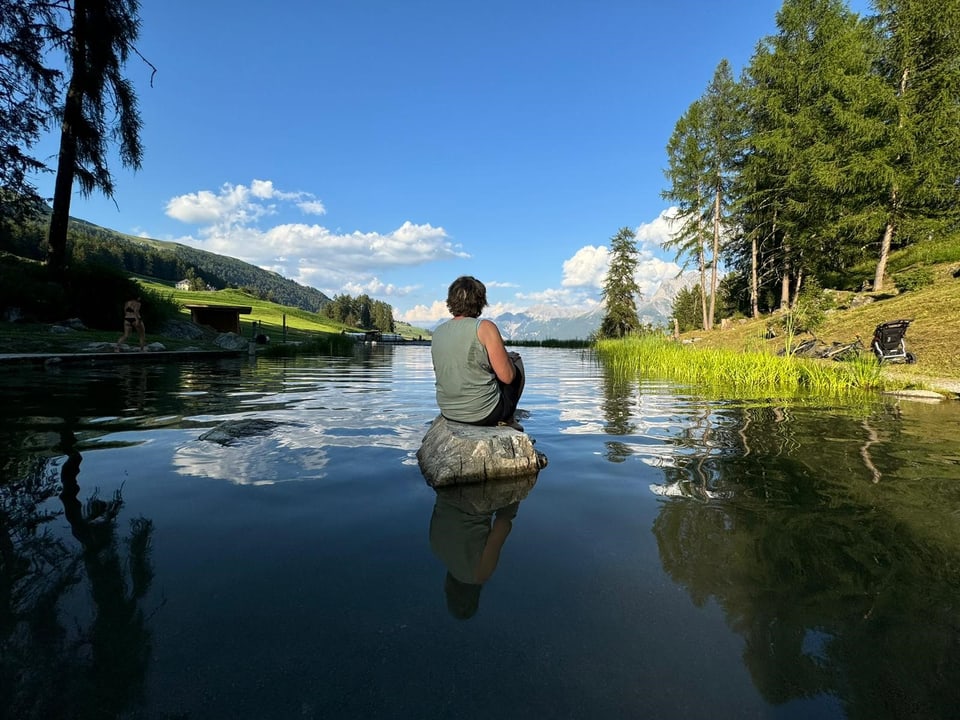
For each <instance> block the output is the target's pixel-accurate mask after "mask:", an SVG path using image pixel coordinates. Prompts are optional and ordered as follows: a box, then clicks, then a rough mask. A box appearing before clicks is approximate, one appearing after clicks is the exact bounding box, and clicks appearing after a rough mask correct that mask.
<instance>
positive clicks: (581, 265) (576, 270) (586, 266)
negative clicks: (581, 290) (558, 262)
mask: <svg viewBox="0 0 960 720" xmlns="http://www.w3.org/2000/svg"><path fill="white" fill-rule="evenodd" d="M609 255H610V253H609V251H608V250H607V248H605V247H595V246H593V245H587V246H586V247H582V248H580V249H579V250H577V252H576V253H575V254H574V256H573V257H572V258H570V259H569V260H565V261H564V262H563V280H562V281H561V283H560V284H561V285H563V287H603V279H604V277H606V274H607V267H608V266H609V265H610V257H609Z"/></svg>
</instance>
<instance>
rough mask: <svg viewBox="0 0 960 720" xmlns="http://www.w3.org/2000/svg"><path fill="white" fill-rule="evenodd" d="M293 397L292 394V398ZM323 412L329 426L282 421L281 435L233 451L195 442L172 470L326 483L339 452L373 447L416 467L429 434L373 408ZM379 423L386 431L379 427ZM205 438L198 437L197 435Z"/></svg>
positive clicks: (257, 438) (247, 440) (233, 478)
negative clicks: (401, 453) (413, 455)
mask: <svg viewBox="0 0 960 720" xmlns="http://www.w3.org/2000/svg"><path fill="white" fill-rule="evenodd" d="M294 395H295V394H294V393H291V394H290V397H291V398H292V397H293V396H294ZM314 399H315V398H314ZM318 409H319V408H318ZM309 410H310V407H309V405H306V404H304V405H301V406H300V407H299V408H298V410H297V412H298V413H300V414H301V416H302V413H303V412H305V411H309ZM323 410H324V412H325V413H326V414H325V416H324V421H325V423H326V425H318V424H311V425H306V424H303V423H301V422H282V421H281V422H279V423H278V424H279V425H280V426H282V427H280V428H279V429H275V430H272V431H267V432H264V433H262V434H259V435H251V436H247V437H237V439H236V440H235V441H233V442H231V444H228V445H220V444H218V443H217V442H210V441H205V440H199V439H197V440H192V441H190V442H188V443H186V444H184V445H182V446H180V447H179V448H178V449H177V450H176V452H175V453H174V456H173V466H174V468H175V470H176V472H177V473H179V474H180V475H186V476H189V477H201V478H211V479H215V480H226V481H228V482H232V483H236V484H238V485H273V484H276V483H281V482H289V481H292V480H298V481H303V480H316V479H319V478H325V477H327V474H328V473H327V466H328V464H329V462H330V454H331V451H333V450H335V449H337V448H347V449H349V450H350V451H351V452H353V451H355V450H356V449H365V448H370V447H376V448H394V449H397V450H402V451H404V453H406V455H405V459H404V460H402V462H403V463H404V464H411V463H410V462H409V455H410V453H415V451H416V447H418V446H419V442H420V439H421V438H422V436H423V432H424V430H423V428H422V427H421V426H419V425H407V424H404V423H402V422H398V421H397V418H395V417H391V418H390V419H387V418H383V417H379V415H380V414H379V413H378V412H371V411H370V410H369V408H367V409H366V410H362V409H360V408H357V409H350V410H349V411H348V412H347V413H345V414H341V413H338V412H337V411H335V410H331V409H330V408H329V407H323ZM257 417H260V416H257ZM195 419H196V420H200V419H201V418H195ZM216 419H217V420H218V421H220V425H224V424H226V423H228V422H231V421H235V420H240V419H249V418H240V417H236V418H227V417H226V416H217V418H216ZM378 421H379V422H382V423H383V425H382V426H377V422H378ZM200 434H202V433H201V432H199V431H198V433H197V435H200ZM415 463H416V460H415V459H414V461H413V464H415Z"/></svg>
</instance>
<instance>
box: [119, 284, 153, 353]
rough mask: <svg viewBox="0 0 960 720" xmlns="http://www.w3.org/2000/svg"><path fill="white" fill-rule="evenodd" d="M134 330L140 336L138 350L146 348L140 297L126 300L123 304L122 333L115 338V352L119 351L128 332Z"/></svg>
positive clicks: (145, 330)
mask: <svg viewBox="0 0 960 720" xmlns="http://www.w3.org/2000/svg"><path fill="white" fill-rule="evenodd" d="M132 332H136V333H137V335H139V337H140V352H143V351H144V350H145V349H146V334H147V329H146V327H144V325H143V318H142V317H141V316H140V298H139V297H138V298H136V299H134V300H127V301H126V302H125V303H124V304H123V335H121V336H120V338H119V339H118V340H117V347H116V349H115V352H120V345H121V344H122V343H124V342H126V339H127V337H128V336H129V335H130V333H132Z"/></svg>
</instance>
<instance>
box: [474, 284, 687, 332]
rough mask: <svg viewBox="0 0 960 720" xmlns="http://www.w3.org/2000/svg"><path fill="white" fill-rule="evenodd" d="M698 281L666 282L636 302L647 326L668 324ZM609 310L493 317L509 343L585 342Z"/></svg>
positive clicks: (532, 311) (533, 311)
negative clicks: (677, 301) (677, 304)
mask: <svg viewBox="0 0 960 720" xmlns="http://www.w3.org/2000/svg"><path fill="white" fill-rule="evenodd" d="M697 282H698V279H697V276H696V273H687V274H685V275H681V276H680V277H678V278H671V279H669V280H664V281H663V282H662V283H661V284H660V287H658V288H657V290H656V292H654V293H653V294H652V295H651V296H650V297H643V298H640V299H639V300H638V301H637V316H638V317H639V318H640V322H641V323H643V324H644V325H646V324H648V323H649V324H650V325H653V326H654V327H662V326H664V325H668V324H669V321H670V318H671V317H672V315H673V300H674V298H675V297H676V296H677V293H678V292H680V290H682V289H683V288H688V287H693V286H694V285H695V284H696V283H697ZM606 311H607V310H606V307H605V306H603V305H600V306H599V307H597V308H596V309H595V310H593V311H591V312H589V313H580V314H569V315H563V314H562V310H558V309H557V308H549V309H540V310H538V309H537V308H531V309H530V310H528V311H526V312H522V313H503V314H502V315H497V316H496V317H493V318H491V319H492V320H493V321H494V322H495V323H496V324H497V327H498V328H500V333H501V334H502V335H503V336H504V338H505V339H507V340H577V339H581V340H585V339H587V338H588V337H589V336H590V335H591V334H592V333H594V332H595V331H596V330H597V329H599V327H600V323H601V322H602V321H603V316H604V314H606Z"/></svg>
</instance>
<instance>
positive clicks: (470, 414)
mask: <svg viewBox="0 0 960 720" xmlns="http://www.w3.org/2000/svg"><path fill="white" fill-rule="evenodd" d="M486 306H487V288H486V287H485V286H484V284H483V283H482V282H480V281H479V280H477V279H476V278H474V277H470V276H463V277H459V278H457V279H456V280H454V281H453V283H451V285H450V288H449V290H448V292H447V309H448V310H449V311H450V312H451V313H452V314H453V319H452V320H447V321H446V322H445V323H443V324H441V325H440V326H439V327H437V329H436V330H434V332H433V340H432V342H431V347H430V354H431V356H432V358H433V371H434V374H435V375H436V388H437V404H438V405H439V406H440V412H441V413H442V414H443V416H444V417H445V418H447V419H448V420H454V421H456V422H462V423H468V424H471V425H497V424H502V425H510V426H511V427H514V428H516V429H517V430H523V428H522V427H521V426H520V425H519V424H518V423H517V421H516V419H515V418H514V413H515V412H516V409H517V403H518V402H519V400H520V395H521V393H522V392H523V384H524V376H523V373H524V371H523V362H522V360H521V359H520V355H518V354H517V353H514V352H511V353H508V352H507V349H506V348H505V347H504V344H503V338H502V337H501V336H500V330H499V329H498V328H497V326H496V325H495V324H494V323H492V322H491V321H489V320H480V312H481V311H482V310H483V308H485V307H486Z"/></svg>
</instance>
